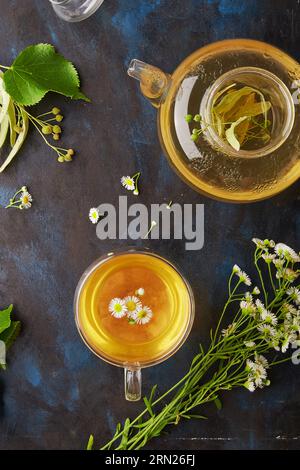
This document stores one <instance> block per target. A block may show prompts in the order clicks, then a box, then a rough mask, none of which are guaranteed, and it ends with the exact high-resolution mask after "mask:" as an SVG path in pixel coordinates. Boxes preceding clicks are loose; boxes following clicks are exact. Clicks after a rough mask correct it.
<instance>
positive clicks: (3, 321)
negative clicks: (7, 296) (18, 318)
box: [0, 305, 13, 333]
mask: <svg viewBox="0 0 300 470" xmlns="http://www.w3.org/2000/svg"><path fill="white" fill-rule="evenodd" d="M12 309H13V306H12V305H10V306H9V307H7V308H6V309H5V310H0V333H2V332H3V331H4V330H6V329H7V328H9V327H10V324H11V321H10V314H11V311H12Z"/></svg>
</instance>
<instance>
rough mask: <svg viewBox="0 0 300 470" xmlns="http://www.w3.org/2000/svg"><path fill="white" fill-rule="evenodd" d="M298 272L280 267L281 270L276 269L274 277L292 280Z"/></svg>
mask: <svg viewBox="0 0 300 470" xmlns="http://www.w3.org/2000/svg"><path fill="white" fill-rule="evenodd" d="M298 276H299V274H298V273H297V272H296V271H294V270H293V269H290V268H285V269H282V270H281V271H277V273H276V278H277V279H285V280H286V281H289V282H293V281H295V280H296V279H297V277H298Z"/></svg>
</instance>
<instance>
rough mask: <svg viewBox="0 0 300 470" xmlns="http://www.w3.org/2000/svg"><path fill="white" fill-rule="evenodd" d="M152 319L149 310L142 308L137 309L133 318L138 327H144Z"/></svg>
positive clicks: (151, 313)
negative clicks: (140, 325)
mask: <svg viewBox="0 0 300 470" xmlns="http://www.w3.org/2000/svg"><path fill="white" fill-rule="evenodd" d="M152 317H153V312H152V310H151V308H149V307H146V306H143V307H138V309H137V311H136V313H135V314H134V316H133V319H134V320H135V322H136V323H137V324H138V325H139V324H142V325H144V324H145V323H148V322H149V321H150V320H151V318H152Z"/></svg>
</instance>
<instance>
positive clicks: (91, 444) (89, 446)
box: [86, 434, 94, 450]
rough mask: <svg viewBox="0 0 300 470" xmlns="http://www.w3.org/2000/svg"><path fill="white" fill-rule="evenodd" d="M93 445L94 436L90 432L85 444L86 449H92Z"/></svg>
mask: <svg viewBox="0 0 300 470" xmlns="http://www.w3.org/2000/svg"><path fill="white" fill-rule="evenodd" d="M93 446H94V436H93V434H91V435H90V437H89V440H88V443H87V446H86V450H93Z"/></svg>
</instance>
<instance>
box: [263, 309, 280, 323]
mask: <svg viewBox="0 0 300 470" xmlns="http://www.w3.org/2000/svg"><path fill="white" fill-rule="evenodd" d="M260 318H261V319H262V320H263V321H264V322H265V323H269V324H270V325H273V326H276V325H277V323H278V319H277V317H276V315H274V313H272V312H269V311H268V310H264V311H263V312H261V315H260Z"/></svg>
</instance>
